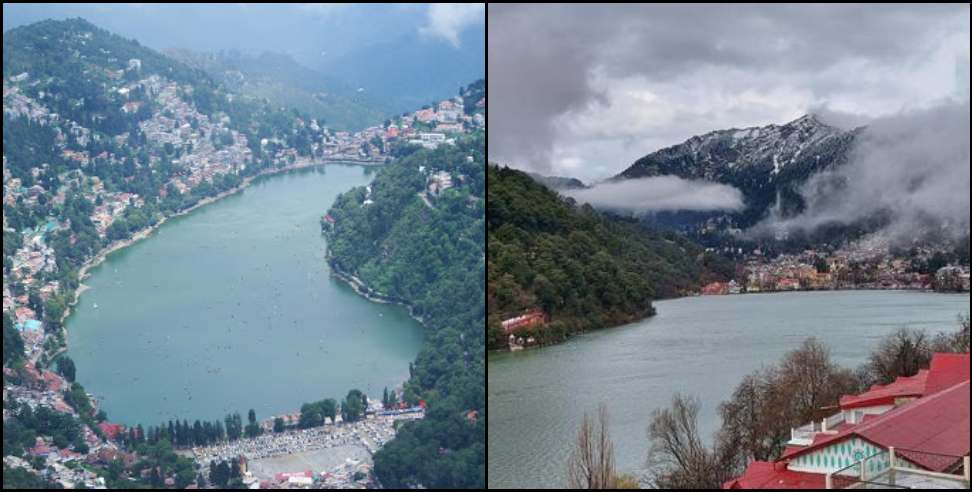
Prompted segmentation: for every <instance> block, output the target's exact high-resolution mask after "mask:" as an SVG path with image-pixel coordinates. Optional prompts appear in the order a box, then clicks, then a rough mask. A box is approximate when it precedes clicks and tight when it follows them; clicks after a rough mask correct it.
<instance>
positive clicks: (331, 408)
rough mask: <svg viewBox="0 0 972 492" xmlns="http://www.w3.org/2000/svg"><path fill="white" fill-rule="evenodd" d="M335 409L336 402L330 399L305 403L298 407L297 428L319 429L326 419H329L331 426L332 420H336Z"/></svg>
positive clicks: (336, 406)
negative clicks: (298, 419) (298, 418)
mask: <svg viewBox="0 0 972 492" xmlns="http://www.w3.org/2000/svg"><path fill="white" fill-rule="evenodd" d="M337 408H338V404H337V401H336V400H332V399H326V400H321V401H318V402H314V403H305V404H303V405H302V406H301V407H300V421H299V422H298V424H297V427H298V428H300V429H308V428H311V427H320V426H322V425H324V420H325V419H328V418H329V419H331V423H332V424H333V423H334V419H335V418H337Z"/></svg>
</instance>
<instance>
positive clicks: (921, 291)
mask: <svg viewBox="0 0 972 492" xmlns="http://www.w3.org/2000/svg"><path fill="white" fill-rule="evenodd" d="M810 292H910V293H914V294H946V295H956V294H958V295H961V294H966V295H967V294H969V293H968V292H939V291H936V290H934V289H892V288H876V287H868V288H846V287H845V288H840V289H800V290H774V291H762V292H744V293H739V294H725V295H709V296H703V295H701V294H699V293H697V292H695V293H691V294H686V295H682V296H676V297H665V298H661V299H655V300H653V301H652V304H653V305H654V303H657V302H661V301H677V300H682V299H697V298H702V297H740V296H747V295H760V294H798V293H810ZM652 317H653V316H646V317H642V318H638V319H636V320H634V321H630V322H627V323H621V324H614V325H610V326H605V327H603V328H598V329H596V330H588V331H585V332H583V333H578V334H576V335H572V336H570V337H567V339H565V340H562V341H560V342H557V343H551V344H546V345H539V344H536V345H532V346H529V347H523V348H521V349H518V350H511V349H510V347H504V348H499V349H495V350H488V349H487V350H486V352H487V353H497V354H500V353H510V352H524V351H527V350H535V349H542V348H544V347H552V346H554V345H559V344H561V343H564V342H567V341H568V340H570V338H573V337H574V336H577V335H583V334H584V333H590V332H594V331H603V330H610V329H612V328H619V327H622V326H625V325H628V324H631V323H636V322H639V321H644V320H646V319H649V318H652Z"/></svg>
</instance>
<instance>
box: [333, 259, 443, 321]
mask: <svg viewBox="0 0 972 492" xmlns="http://www.w3.org/2000/svg"><path fill="white" fill-rule="evenodd" d="M327 264H328V266H330V268H331V273H332V274H333V275H334V276H335V277H337V278H338V279H339V280H342V281H344V283H346V284H348V285H349V286H351V288H352V289H354V291H355V292H357V293H358V295H360V296H361V297H364V298H365V299H368V300H369V301H372V302H377V303H379V304H397V305H399V306H403V307H404V308H405V309H406V310H408V315H409V316H411V317H412V319H414V320H415V321H418V322H419V323H421V324H422V326H425V320H424V319H423V318H422V317H421V316H418V315H416V314H415V307H414V306H412V305H411V304H410V303H408V302H406V301H404V300H402V299H397V298H394V297H391V296H386V295H383V294H381V293H379V292H375V291H374V289H372V288H371V287H368V284H366V283H364V281H362V280H361V279H359V278H358V277H355V276H354V275H351V274H350V273H347V272H345V271H343V270H341V268H340V267H338V266H337V265H336V264H335V263H334V261H333V258H331V256H330V252H329V253H328V256H327Z"/></svg>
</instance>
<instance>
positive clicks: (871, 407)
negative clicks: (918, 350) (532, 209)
mask: <svg viewBox="0 0 972 492" xmlns="http://www.w3.org/2000/svg"><path fill="white" fill-rule="evenodd" d="M969 389H970V383H969V355H968V354H936V355H935V356H934V358H933V360H932V363H931V367H930V368H929V369H928V370H926V371H921V372H919V373H918V374H917V375H915V376H912V377H902V378H898V379H897V380H896V381H894V382H893V383H891V384H889V385H885V386H880V385H879V386H874V387H872V388H871V389H870V390H869V391H867V392H865V393H862V394H859V395H852V396H845V397H843V398H841V400H840V412H839V413H837V414H835V415H833V416H831V417H828V418H826V419H824V420H822V421H821V422H812V423H810V424H807V425H806V426H803V427H801V428H798V429H793V430H792V432H791V440H790V442H789V443H788V445H787V446H786V449H785V450H784V452H783V455H782V456H781V457H780V459H778V460H776V461H774V462H760V461H756V462H753V463H750V465H749V466H748V467H747V469H746V472H745V473H744V474H743V475H742V476H740V477H738V478H736V479H734V480H732V481H730V482H727V483H726V484H724V485H723V488H724V489H842V488H919V489H923V488H953V489H960V488H964V489H968V488H969Z"/></svg>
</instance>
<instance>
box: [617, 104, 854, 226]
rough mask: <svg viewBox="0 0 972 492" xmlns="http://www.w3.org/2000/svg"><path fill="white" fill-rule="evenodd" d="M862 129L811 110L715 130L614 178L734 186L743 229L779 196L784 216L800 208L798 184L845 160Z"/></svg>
mask: <svg viewBox="0 0 972 492" xmlns="http://www.w3.org/2000/svg"><path fill="white" fill-rule="evenodd" d="M860 131H861V129H856V130H852V131H843V130H840V129H838V128H835V127H832V126H829V125H827V124H825V123H823V122H821V121H820V120H819V119H818V118H817V117H816V116H813V115H806V116H803V117H801V118H799V119H797V120H794V121H791V122H790V123H787V124H785V125H782V126H777V125H769V126H765V127H758V128H746V129H742V130H736V129H732V130H720V131H714V132H711V133H707V134H705V135H701V136H696V137H692V138H690V139H689V140H687V141H685V142H684V143H682V144H679V145H675V146H673V147H669V148H666V149H662V150H659V151H657V152H654V153H652V154H649V155H647V156H645V157H642V158H641V159H639V160H638V161H636V162H635V163H634V164H633V165H632V166H631V167H629V168H628V169H626V170H625V171H623V172H622V173H621V174H619V175H618V176H616V177H615V178H614V179H615V180H623V179H635V178H645V177H654V176H662V175H675V176H678V177H681V178H685V179H693V180H706V181H714V182H718V183H723V184H727V185H732V186H734V187H736V188H738V189H739V190H740V191H742V193H743V195H744V197H745V201H746V209H745V210H744V211H742V212H741V213H739V214H736V215H735V216H734V219H735V222H736V225H737V226H738V227H742V228H746V227H749V226H752V225H754V224H755V223H756V222H758V221H759V220H760V219H761V218H763V217H764V216H765V215H766V214H767V212H768V211H769V210H770V208H771V207H774V206H776V205H777V200H778V199H779V206H780V207H781V212H782V213H783V214H784V215H788V214H791V213H795V212H799V211H801V210H802V208H803V206H804V202H803V199H802V198H801V197H800V195H799V192H798V190H799V187H800V185H801V184H803V183H804V182H806V180H807V179H808V178H809V177H810V176H811V175H813V174H815V173H817V172H819V171H822V170H824V169H828V168H830V167H833V166H840V165H843V164H844V163H846V162H847V158H848V153H849V151H850V149H851V147H852V145H853V143H854V139H855V137H856V136H857V135H858V134H859V133H860ZM778 193H779V194H778Z"/></svg>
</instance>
